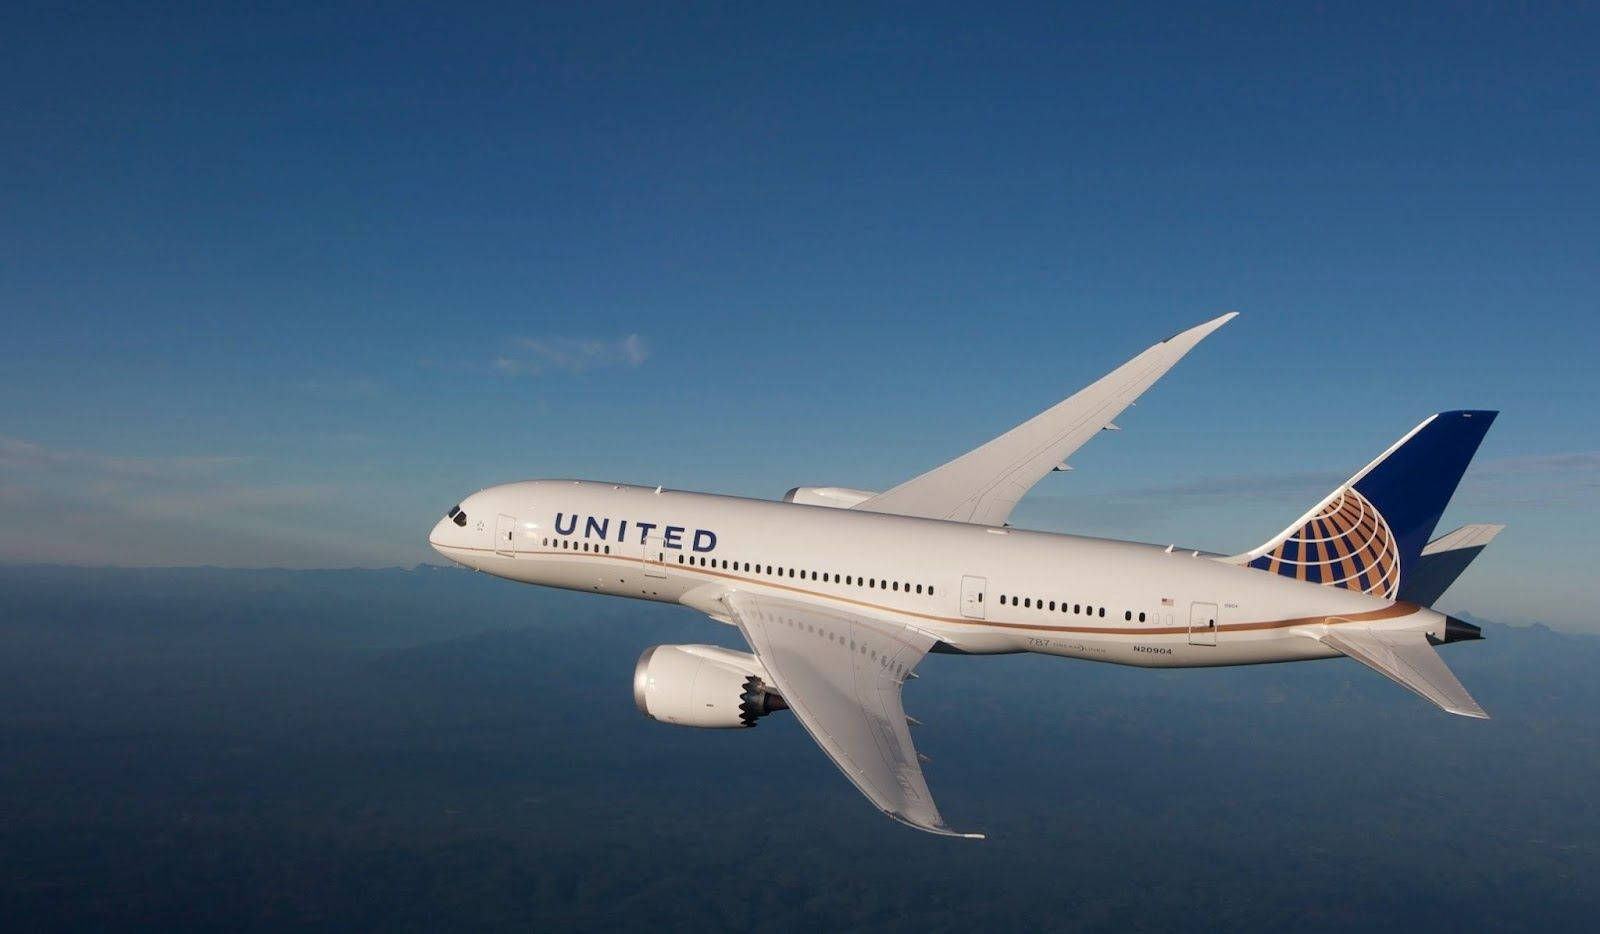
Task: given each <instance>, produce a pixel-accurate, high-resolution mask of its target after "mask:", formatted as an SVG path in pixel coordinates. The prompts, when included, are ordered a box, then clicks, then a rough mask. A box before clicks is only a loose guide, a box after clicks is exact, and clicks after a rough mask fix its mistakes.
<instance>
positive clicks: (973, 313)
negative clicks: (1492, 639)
mask: <svg viewBox="0 0 1600 934" xmlns="http://www.w3.org/2000/svg"><path fill="white" fill-rule="evenodd" d="M529 6H533V7H535V8H534V9H529V8H528V7H529ZM675 6H676V5H668V4H638V5H618V4H585V5H576V4H574V5H565V4H561V5H557V4H548V5H526V4H508V5H505V6H503V7H494V6H472V7H470V8H467V7H466V5H462V4H449V5H441V6H437V7H431V6H429V5H426V4H408V5H405V6H404V7H403V8H395V9H389V8H382V7H378V6H373V5H367V4H359V5H345V4H337V3H324V4H316V5H305V7H304V8H303V9H300V10H295V9H285V8H279V7H277V6H276V5H249V6H246V5H235V4H224V5H214V4H193V5H167V4H151V5H141V6H137V7H130V6H128V5H108V6H105V7H103V8H97V7H95V6H94V5H90V4H80V5H72V6H63V5H41V6H40V7H38V8H36V9H32V10H24V11H20V12H16V13H13V15H12V16H11V17H9V20H10V23H9V25H10V27H11V28H8V29H7V30H5V37H4V38H0V52H3V54H0V76H3V77H4V79H5V82H4V85H5V87H7V88H8V94H7V97H6V99H5V101H4V103H3V104H0V128H3V132H4V136H5V139H6V140H7V143H8V145H6V146H5V147H0V197H3V204H4V210H3V211H0V247H3V250H4V256H5V260H4V262H3V263H0V316H3V321H4V330H3V333H4V335H5V341H4V343H3V344H0V394H3V399H4V400H5V404H4V406H3V407H0V506H4V507H5V508H6V510H7V512H8V513H9V514H10V517H11V518H9V519H8V521H7V522H6V523H5V524H4V526H3V528H0V560H5V561H11V562H18V561H66V562H83V563H95V564H100V563H114V564H192V563H207V564H225V565H286V566H332V565H339V566H346V565H386V564H411V563H415V562H417V561H423V560H431V559H432V557H433V556H432V555H431V553H430V552H429V551H428V550H427V549H426V545H425V543H424V536H425V533H426V530H427V528H428V527H429V526H430V525H431V523H432V522H433V521H434V519H435V518H436V517H437V516H438V515H439V514H440V513H441V512H442V511H443V510H444V509H445V508H447V507H448V506H449V505H450V504H451V503H452V502H454V501H455V500H457V499H458V498H460V497H461V496H462V495H464V494H465V493H468V492H471V491H472V490H474V489H477V488H479V487H481V486H485V485H489V484H493V483H497V482H502V481H507V480H513V479H522V478H528V477H538V476H587V477H599V478H605V479H615V480H625V481H636V482H646V483H665V484H668V485H673V486H680V487H687V488H692V489H711V490H724V491H731V492H737V493H742V494H748V495H758V496H777V495H779V494H781V493H782V492H783V491H784V490H786V489H788V488H789V487H791V486H793V485H795V484H797V483H803V482H826V483H840V484H845V485H851V486H858V487H864V488H883V487H886V486H888V485H892V484H893V483H896V482H898V481H899V480H902V479H905V478H906V477H908V476H911V475H913V474H915V473H918V472H920V471H922V470H924V469H926V468H928V467H931V466H933V465H935V464H938V463H940V462H942V461H944V460H946V459H948V458H949V457H951V456H954V455H955V454H958V453H960V452H961V451H964V450H966V449H968V448H970V447H972V446H975V445H976V444H978V443H981V442H982V441H984V440H986V439H987V438H988V437H990V436H992V435H994V434H997V433H998V432H1000V431H1001V430H1004V429H1005V428H1007V427H1009V426H1010V425H1011V424H1013V423H1015V422H1017V421H1019V420H1021V419H1022V418H1024V417H1027V416H1029V415H1031V414H1033V413H1034V412H1035V411H1037V410H1039V409H1041V408H1043V407H1045V406H1046V405H1048V404H1050V403H1052V402H1054V401H1055V400H1057V399H1059V398H1061V397H1063V396H1065V395H1067V394H1069V393H1070V392H1072V391H1074V390H1076V389H1077V388H1078V387H1080V386H1081V385H1083V384H1085V383H1087V382H1089V381H1091V380H1092V379H1094V378H1096V377H1098V376H1099V375H1100V374H1101V373H1103V372H1105V371H1106V370H1109V369H1110V368H1112V367H1113V366H1115V365H1116V364H1118V363H1120V362H1121V361H1122V360H1123V359H1125V358H1126V357H1128V356H1131V355H1132V354H1134V353H1136V352H1137V351H1139V350H1140V349H1142V348H1143V347H1145V346H1146V345H1148V344H1149V343H1151V342H1152V341H1154V340H1156V339H1159V338H1161V337H1163V336H1165V335H1166V334H1169V333H1171V332H1173V331H1175V330H1178V329H1180V328H1183V327H1186V326H1188V325H1190V324H1193V323H1196V322H1198V321H1201V320H1204V319H1206V318H1209V317H1212V316H1214V315H1216V314H1218V313H1220V312H1222V311H1227V310H1238V311H1240V312H1241V316H1240V317H1239V318H1238V319H1237V320H1236V321H1235V322H1233V323H1232V324H1230V325H1229V326H1228V327H1226V328H1224V329H1223V330H1222V331H1220V332H1218V333H1217V334H1216V335H1215V336H1213V337H1212V338H1211V339H1210V340H1209V341H1208V342H1207V343H1206V344H1204V345H1202V346H1201V347H1200V348H1199V349H1198V350H1197V351H1196V352H1195V353H1194V354H1192V355H1191V356H1190V358H1189V359H1187V360H1186V361H1184V363H1182V364H1181V365H1180V366H1179V367H1178V368H1177V369H1175V370H1174V371H1173V372H1172V373H1171V374H1169V376H1168V377H1167V379H1166V380H1165V381H1164V382H1163V383H1162V384H1160V385H1158V386H1157V387H1156V388H1155V389H1154V390H1152V391H1151V392H1150V393H1149V394H1148V395H1147V396H1146V397H1145V399H1144V401H1143V402H1142V403H1141V405H1140V406H1139V407H1138V408H1137V409H1135V410H1133V411H1131V412H1129V413H1128V414H1127V416H1126V417H1125V418H1123V419H1121V424H1122V425H1123V427H1124V429H1125V430H1124V431H1123V432H1122V433H1121V434H1119V435H1114V436H1108V437H1105V438H1102V439H1098V440H1097V441H1095V442H1094V443H1093V444H1091V445H1090V446H1089V447H1087V448H1086V449H1085V450H1083V451H1082V452H1080V454H1079V455H1078V456H1077V457H1076V458H1074V461H1075V464H1076V466H1077V468H1078V469H1077V470H1076V471H1075V472H1074V473H1072V474H1069V475H1058V476H1054V477H1050V478H1047V480H1046V481H1045V482H1044V483H1043V484H1041V486H1040V488H1038V489H1037V490H1036V491H1035V494H1034V496H1033V497H1031V498H1030V500H1029V501H1028V502H1026V503H1025V504H1024V506H1023V507H1022V509H1021V510H1020V511H1019V513H1018V517H1017V518H1018V520H1019V521H1020V522H1023V523H1025V524H1030V525H1035V526H1041V527H1047V528H1055V529H1062V530H1071V531H1083V532H1088V533H1092V534H1105V535H1124V536H1127V537H1132V538H1140V539H1145V540H1153V541H1176V542H1180V543H1186V544H1194V545H1198V546H1202V547H1210V548H1215V549H1218V550H1233V549H1243V548H1246V547H1249V546H1251V545H1254V544H1255V543H1257V542H1258V541H1259V540H1261V539H1264V538H1266V537H1267V536H1268V535H1270V534H1272V533H1273V532H1275V531H1277V529H1278V528H1280V527H1282V526H1283V525H1285V524H1287V523H1288V521H1289V520H1291V519H1293V518H1294V517H1295V516H1296V515H1298V514H1299V513H1300V511H1302V510H1303V509H1304V508H1306V507H1307V506H1309V505H1310V504H1311V502H1312V501H1314V500H1315V499H1316V498H1317V497H1319V496H1320V495H1321V494H1322V493H1324V492H1326V490H1327V489H1329V488H1330V487H1331V486H1332V485H1333V484H1334V483H1337V482H1338V481H1339V480H1340V479H1342V478H1343V477H1344V476H1346V475H1348V474H1349V473H1351V472H1353V471H1354V470H1355V469H1356V468H1358V467H1359V466H1360V465H1362V464H1363V463H1365V462H1366V461H1367V460H1368V459H1369V458H1370V457H1371V456H1373V455H1374V454H1375V453H1377V452H1378V451H1380V450H1382V449H1383V448H1384V447H1385V446H1386V445H1388V444H1389V443H1390V442H1391V441H1393V440H1394V439H1395V438H1396V437H1398V436H1399V435H1400V434H1402V433H1403V432H1404V431H1406V430H1407V429H1409V428H1410V427H1411V426H1412V425H1413V424H1415V423H1416V422H1417V421H1419V420H1420V419H1421V418H1422V417H1424V416H1426V415H1427V414H1428V413H1430V412H1433V411H1437V410H1439V409H1446V408H1463V407H1472V408H1496V409H1500V410H1502V411H1503V413H1504V414H1503V415H1502V417H1501V418H1500V420H1499V421H1498V422H1497V424H1496V425H1495V428H1494V430H1493V431H1492V432H1491V433H1490V435H1489V438H1488V440H1487V442H1486V443H1485V445H1484V448H1483V450H1482V451H1481V452H1480V455H1479V461H1478V463H1477V465H1476V466H1475V468H1474V470H1473V472H1472V473H1471V474H1469V477H1468V479H1467V481H1466V483H1465V484H1464V485H1463V488H1462V490H1461V493H1460V494H1459V495H1458V497H1457V499H1456V502H1455V504H1454V505H1453V506H1452V509H1451V512H1450V513H1449V514H1448V515H1447V516H1446V520H1445V521H1446V522H1447V523H1450V522H1457V523H1459V522H1467V521H1499V522H1506V523H1508V524H1509V525H1510V529H1509V530H1508V531H1507V532H1506V533H1505V534H1504V535H1503V536H1502V537H1501V538H1500V539H1499V540H1498V541H1497V542H1496V543H1495V544H1494V546H1493V547H1492V549H1491V550H1490V552H1488V554H1487V557H1485V558H1484V559H1483V560H1481V561H1480V562H1479V566H1477V567H1475V568H1474V569H1473V571H1472V572H1471V573H1470V575H1469V577H1468V578H1466V579H1464V580H1463V581H1462V583H1461V584H1460V585H1458V587H1457V588H1456V589H1455V590H1453V591H1452V592H1451V594H1450V595H1449V597H1448V598H1447V600H1446V602H1445V606H1446V607H1447V608H1467V609H1471V610H1474V611H1476V612H1480V613H1482V614H1484V615H1487V616H1490V617H1491V618H1499V619H1505V620H1511V621H1526V620H1534V619H1541V620H1545V621H1548V622H1551V623H1553V624H1556V625H1560V626H1566V627H1569V628H1588V629H1593V628H1596V627H1597V624H1596V622H1595V621H1593V619H1592V617H1591V616H1590V615H1589V609H1588V608H1589V607H1590V606H1592V605H1593V597H1594V588H1593V586H1592V585H1591V583H1590V581H1591V575H1592V568H1593V567H1595V566H1596V564H1597V563H1600V546H1597V545H1596V543H1595V535H1594V531H1593V530H1594V529H1595V528H1596V527H1597V520H1600V413H1597V412H1596V407H1595V404H1594V403H1595V400H1596V398H1597V397H1600V375H1597V374H1596V372H1595V367H1594V360H1595V357H1596V351H1597V350H1600V340H1597V334H1600V324H1597V319H1596V316H1597V312H1600V302H1597V296H1600V272H1597V268H1600V266H1597V264H1596V262H1595V257H1596V256H1597V255H1600V173H1597V172H1596V170H1595V166H1596V165H1600V123H1597V121H1596V120H1595V119H1594V103H1593V102H1594V101H1595V100H1597V99H1600V68H1597V66H1596V65H1595V64H1594V57H1593V54H1592V52H1593V39H1594V37H1595V36H1596V35H1600V13H1597V12H1596V11H1595V10H1594V9H1593V8H1589V9H1576V10H1565V11H1546V10H1534V11H1529V10H1519V9H1499V8H1497V7H1493V6H1484V5H1477V6H1473V7H1471V8H1465V7H1463V8H1448V7H1440V6H1423V7H1410V8H1400V9H1396V8H1395V7H1394V5H1392V4H1382V5H1371V6H1364V5H1355V4H1339V5H1331V6H1330V7H1329V8H1326V9H1312V8H1306V7H1302V6H1300V5H1294V8H1293V9H1286V8H1284V7H1283V6H1281V5H1271V4H1263V5H1260V6H1245V7H1238V8H1226V9H1225V8H1223V7H1221V6H1218V5H1214V4H1207V5H1203V6H1201V7H1198V8H1196V9H1193V10H1189V11H1184V10H1181V9H1178V8H1177V6H1176V5H1173V4H1152V5H1139V4H1132V5H1124V6H1118V7H1116V8H1114V9H1108V8H1106V5H1088V6H1083V7H1079V8H1071V7H1068V6H1066V5H1060V4H1044V5H1038V6H1029V5H1006V6H1005V7H1004V9H1000V10H993V9H981V10H980V9H978V8H976V7H972V6H971V5H939V4H893V5H867V4H855V3H852V4H839V5H827V6H819V7H817V8H801V7H796V6H794V5H778V4H749V3H742V4H733V3H728V4H697V5H693V6H689V7H687V8H682V9H679V8H674V7H675Z"/></svg>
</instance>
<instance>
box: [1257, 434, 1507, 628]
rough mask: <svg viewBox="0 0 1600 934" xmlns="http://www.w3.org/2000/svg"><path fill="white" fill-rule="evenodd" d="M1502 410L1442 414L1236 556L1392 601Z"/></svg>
mask: <svg viewBox="0 0 1600 934" xmlns="http://www.w3.org/2000/svg"><path fill="white" fill-rule="evenodd" d="M1497 414H1499V413H1497V412H1440V413H1439V414H1437V415H1432V416H1429V417H1428V418H1427V419H1426V420H1424V421H1423V423H1422V424H1420V425H1418V426H1417V427H1415V428H1413V429H1411V432H1410V433H1409V434H1407V435H1406V436H1405V437H1404V438H1401V439H1400V440H1399V441H1397V442H1395V444H1394V446H1393V447H1391V448H1389V450H1387V451H1384V452H1383V454H1382V455H1380V456H1379V457H1378V459H1377V460H1375V461H1373V462H1372V463H1370V464H1368V465H1367V466H1366V467H1364V468H1362V470H1361V472H1360V473H1358V474H1356V475H1355V476H1354V477H1351V478H1350V479H1349V480H1348V481H1346V482H1345V483H1344V484H1343V485H1342V486H1340V487H1339V488H1338V489H1336V490H1334V491H1333V492H1332V493H1329V494H1328V495H1327V497H1325V498H1324V499H1323V500H1322V502H1320V503H1318V504H1317V505H1315V506H1313V507H1312V508H1311V510H1310V511H1309V512H1307V513H1306V514H1305V515H1304V516H1301V517H1300V518H1299V519H1298V520H1296V521H1295V523H1294V524H1293V525H1291V526H1289V527H1288V528H1287V529H1284V530H1283V531H1282V532H1280V533H1279V534H1278V535H1276V536H1275V537H1273V538H1271V539H1269V540H1268V541H1266V542H1264V543H1262V544H1261V545H1259V546H1257V547H1255V548H1252V549H1250V550H1249V551H1247V552H1245V553H1244V554H1242V555H1237V556H1235V557H1234V558H1232V559H1227V560H1232V561H1234V562H1237V563H1239V564H1248V565H1249V566H1250V567H1253V568H1260V569H1261V570H1263V571H1270V572H1272V573H1274V574H1282V575H1284V576H1286V577H1293V578H1296V579H1298V580H1304V581H1310V582H1312V583H1318V584H1323V585H1326V586H1329V587H1343V588H1345V589H1347V590H1360V591H1363V592H1365V593H1370V594H1373V595H1374V596H1379V597H1384V598H1385V599H1390V600H1392V599H1394V598H1395V596H1396V594H1398V593H1399V591H1400V582H1401V579H1402V578H1403V577H1404V576H1405V575H1406V574H1407V573H1409V572H1410V571H1411V570H1412V569H1413V568H1415V567H1416V565H1417V563H1418V561H1419V559H1420V558H1421V556H1422V549H1423V546H1424V545H1426V544H1427V542H1428V537H1429V536H1430V535H1432V534H1433V530H1434V528H1435V527H1437V526H1438V524H1439V516H1440V515H1442V514H1443V513H1444V508H1445V506H1446V505H1447V504H1448V503H1449V502H1450V497H1451V495H1453V494H1454V493H1455V491H1456V485H1457V484H1458V483H1460V482H1461V475H1462V474H1463V473H1465V472H1466V470H1467V464H1468V463H1469V462H1471V460H1472V455H1473V454H1475V453H1476V452H1477V450H1478V444H1479V443H1480V442H1481V441H1483V436H1484V434H1485V433H1486V432H1488V430H1489V426H1490V425H1491V424H1493V422H1494V419H1495V416H1496V415H1497Z"/></svg>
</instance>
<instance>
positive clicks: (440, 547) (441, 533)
mask: <svg viewBox="0 0 1600 934" xmlns="http://www.w3.org/2000/svg"><path fill="white" fill-rule="evenodd" d="M454 529H455V524H454V523H453V522H451V521H450V520H449V519H440V520H439V521H438V522H436V523H434V525H433V531H431V532H429V533H428V544H429V545H432V546H433V550H434V551H437V552H438V553H439V554H441V555H444V548H445V543H446V542H448V541H449V540H450V533H451V531H453V530H454ZM445 557H447V558H448V557H450V556H449V555H445Z"/></svg>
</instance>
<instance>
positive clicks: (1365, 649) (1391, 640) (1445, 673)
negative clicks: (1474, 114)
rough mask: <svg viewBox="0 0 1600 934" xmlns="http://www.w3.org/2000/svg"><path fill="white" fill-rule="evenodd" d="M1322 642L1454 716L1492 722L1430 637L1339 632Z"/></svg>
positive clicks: (1334, 632) (1417, 632) (1410, 633)
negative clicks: (1446, 663)
mask: <svg viewBox="0 0 1600 934" xmlns="http://www.w3.org/2000/svg"><path fill="white" fill-rule="evenodd" d="M1321 641H1322V643H1323V644H1324V645H1327V646H1328V647H1329V648H1332V649H1335V650H1337V651H1339V652H1341V653H1343V654H1345V655H1348V656H1350V657H1351V658H1353V659H1355V660H1356V661H1358V662H1360V663H1361V664H1363V665H1366V666H1367V667H1368V668H1371V669H1372V670H1373V671H1376V672H1378V673H1379V674H1381V675H1383V676H1384V677H1386V678H1388V679H1389V680H1391V681H1394V682H1395V683H1397V684H1400V685H1403V686H1404V687H1407V688H1410V689H1411V690H1413V691H1415V692H1416V693H1418V694H1420V695H1422V696H1423V697H1425V698H1427V699H1428V700H1430V701H1433V702H1434V703H1435V704H1438V705H1439V706H1440V707H1442V708H1443V709H1444V710H1446V711H1448V712H1450V713H1453V714H1458V715H1460V716H1463V717H1477V718H1479V719H1482V720H1487V719H1489V715H1488V714H1486V713H1484V712H1483V708H1482V707H1479V706H1478V702H1477V701H1475V700H1473V699H1472V695H1471V694H1468V693H1467V689H1466V688H1464V687H1462V686H1461V682H1460V681H1458V680H1456V676H1455V673H1454V672H1452V671H1451V670H1450V669H1449V667H1448V666H1446V665H1445V663H1444V659H1442V658H1440V657H1439V653H1438V652H1435V651H1434V650H1433V646H1432V645H1429V644H1428V636H1427V634H1426V633H1423V632H1420V631H1412V632H1374V631H1372V630H1367V631H1365V632H1362V631H1359V630H1353V629H1335V630H1331V631H1329V632H1328V634H1327V635H1325V636H1323V637H1322V639H1321Z"/></svg>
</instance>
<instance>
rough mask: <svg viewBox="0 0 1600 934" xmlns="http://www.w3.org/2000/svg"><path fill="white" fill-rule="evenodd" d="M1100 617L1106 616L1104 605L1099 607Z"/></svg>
mask: <svg viewBox="0 0 1600 934" xmlns="http://www.w3.org/2000/svg"><path fill="white" fill-rule="evenodd" d="M1100 618H1101V619H1105V618H1106V608H1105V607H1101V608H1100Z"/></svg>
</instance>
